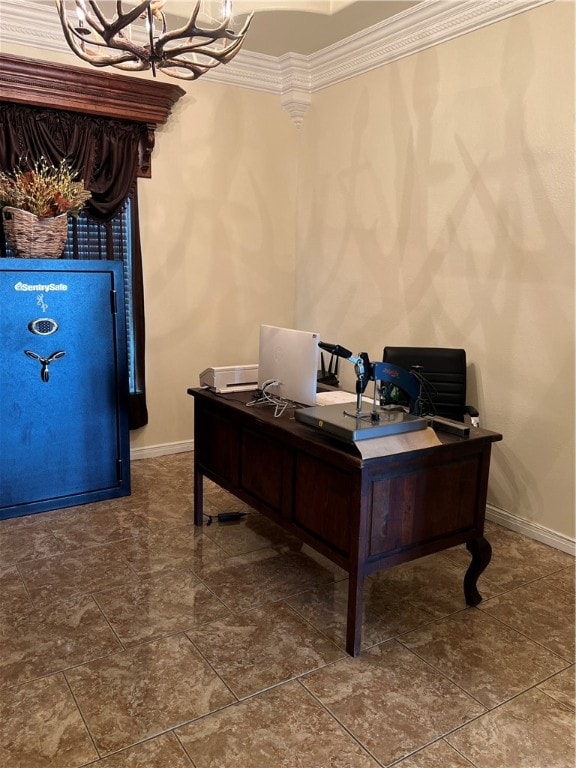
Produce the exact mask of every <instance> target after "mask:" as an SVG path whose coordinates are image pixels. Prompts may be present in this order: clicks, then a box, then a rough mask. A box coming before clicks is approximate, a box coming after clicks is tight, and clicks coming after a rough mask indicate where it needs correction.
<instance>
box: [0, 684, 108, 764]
mask: <svg viewBox="0 0 576 768" xmlns="http://www.w3.org/2000/svg"><path fill="white" fill-rule="evenodd" d="M97 758H98V753H97V752H96V749H95V748H94V744H93V743H92V741H91V739H90V737H89V735H88V732H87V730H86V727H85V725H84V723H83V722H82V718H81V716H80V712H79V711H78V708H77V706H76V704H75V703H74V699H73V698H72V695H71V693H70V690H69V688H68V686H67V685H66V681H65V680H64V678H63V677H62V676H61V675H53V676H51V677H45V678H44V679H42V680H35V681H34V682H31V683H27V684H26V685H23V686H21V687H19V688H12V689H10V690H9V691H3V693H2V697H0V765H2V766H3V768H76V766H81V765H86V764H88V763H90V762H92V761H93V760H96V759H97Z"/></svg>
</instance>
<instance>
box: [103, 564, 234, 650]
mask: <svg viewBox="0 0 576 768" xmlns="http://www.w3.org/2000/svg"><path fill="white" fill-rule="evenodd" d="M94 599H95V600H96V602H97V603H98V605H99V606H100V608H101V609H102V611H103V613H104V615H105V616H106V618H107V619H108V621H109V622H110V624H111V625H112V627H113V628H114V631H115V632H116V634H117V635H118V637H119V638H120V640H121V641H122V642H123V643H124V645H126V646H127V647H128V646H131V645H136V644H139V643H142V642H145V641H148V640H152V639H154V638H158V637H162V636H164V635H168V634H174V633H175V632H180V631H182V630H184V629H190V628H192V627H196V626H199V625H203V624H206V623H207V622H209V621H213V620H214V619H217V618H219V617H221V616H223V615H225V614H228V613H229V610H228V609H227V608H226V607H225V606H224V605H223V603H221V602H220V601H219V600H218V598H217V597H216V596H215V595H214V594H212V592H210V590H209V589H207V587H205V586H204V584H202V582H200V581H199V580H198V578H197V577H196V576H194V574H192V573H191V572H190V571H172V572H169V573H164V574H162V575H160V576H153V577H150V578H147V579H144V580H142V581H141V582H139V583H138V584H128V585H126V586H120V587H115V588H113V589H108V590H105V591H102V592H96V593H95V594H94Z"/></svg>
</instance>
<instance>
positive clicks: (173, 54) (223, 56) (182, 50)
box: [157, 39, 242, 69]
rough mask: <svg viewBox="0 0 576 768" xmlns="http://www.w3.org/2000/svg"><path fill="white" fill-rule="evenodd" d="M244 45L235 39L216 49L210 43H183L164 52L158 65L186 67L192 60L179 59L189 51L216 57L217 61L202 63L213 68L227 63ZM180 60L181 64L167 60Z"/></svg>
mask: <svg viewBox="0 0 576 768" xmlns="http://www.w3.org/2000/svg"><path fill="white" fill-rule="evenodd" d="M241 45H242V40H241V39H240V40H234V41H232V43H230V45H227V46H226V47H225V48H222V49H221V50H215V49H214V48H210V46H209V45H207V44H204V45H201V44H199V43H196V44H192V43H188V44H182V45H179V46H175V47H173V48H169V49H168V50H166V51H163V52H162V61H161V62H160V63H158V64H157V66H158V67H159V68H160V69H164V68H166V66H183V67H186V66H187V65H188V64H191V63H193V62H191V61H190V60H187V59H179V57H180V56H183V55H184V54H187V53H193V54H197V55H202V56H208V57H209V58H211V59H215V63H214V64H211V65H208V63H206V64H202V66H206V67H207V68H209V69H212V68H213V67H215V66H217V64H226V63H228V62H229V61H231V60H232V59H233V58H234V56H235V55H236V54H237V53H238V50H239V49H240V47H241ZM174 61H176V62H179V64H172V63H171V64H169V65H168V64H167V63H165V62H174Z"/></svg>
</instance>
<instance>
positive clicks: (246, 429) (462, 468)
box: [188, 389, 502, 656]
mask: <svg viewBox="0 0 576 768" xmlns="http://www.w3.org/2000/svg"><path fill="white" fill-rule="evenodd" d="M188 393H189V394H190V395H192V396H193V397H194V505H195V506H194V522H195V524H196V525H199V526H200V525H202V520H203V478H204V477H207V478H209V479H210V480H212V481H214V482H215V483H217V484H218V485H220V486H221V487H222V488H225V489H226V490H227V491H229V492H230V493H232V494H234V495H235V496H237V497H238V498H239V499H242V501H244V502H246V503H248V504H250V505H251V506H252V507H254V508H255V509H257V510H259V511H260V512H262V513H263V514H265V515H267V516H268V517H270V518H271V519H272V520H274V521H276V522H277V523H279V524H280V525H281V526H283V527H284V528H285V529H286V530H288V531H289V532H290V533H292V534H294V535H296V536H297V537H298V538H299V539H300V540H301V541H303V542H305V543H306V544H309V545H310V546H312V547H313V548H314V549H316V550H317V551H318V552H321V553H322V554H323V555H325V556H327V557H328V558H330V560H332V561H333V562H335V563H337V564H338V565H339V566H340V567H342V568H344V569H345V570H346V571H347V572H348V574H349V588H348V621H347V630H346V650H347V651H348V653H349V654H351V655H353V656H357V655H358V653H359V652H360V637H361V630H362V608H363V588H364V580H365V577H366V576H367V575H368V574H370V573H374V572H375V571H380V570H382V569H384V568H389V567H390V566H393V565H398V564H399V563H403V562H406V561H408V560H413V559H415V558H418V557H422V556H424V555H429V554H431V553H433V552H438V551H439V550H442V549H447V548H448V547H453V546H455V545H456V544H462V543H465V544H466V546H467V548H468V550H469V552H470V554H471V555H472V561H471V563H470V566H469V568H468V570H467V571H466V574H465V576H464V594H465V598H466V602H467V603H468V605H476V604H477V603H479V602H480V600H481V599H482V598H481V596H480V594H479V592H478V590H477V587H476V582H477V580H478V577H479V575H480V574H481V573H482V571H483V570H484V569H485V568H486V566H487V565H488V563H489V562H490V557H491V547H490V544H489V543H488V541H487V540H486V539H485V538H484V536H483V533H484V514H485V507H486V491H487V486H488V472H489V467H490V451H491V447H492V443H493V442H496V441H498V440H501V439H502V436H501V435H499V434H497V433H495V432H488V431H486V430H483V429H474V430H471V435H470V437H469V438H460V437H455V436H453V435H449V434H446V433H439V434H438V437H439V438H440V440H441V445H436V446H434V447H432V448H425V449H420V450H414V451H409V452H403V453H398V454H394V455H391V456H383V457H380V458H374V459H364V460H363V459H362V458H360V456H359V455H357V452H356V451H355V449H354V446H348V445H346V444H344V443H339V442H336V441H334V440H333V439H332V438H330V437H328V436H326V434H325V433H323V432H320V431H318V430H315V429H313V428H311V427H308V426H305V425H304V424H301V423H298V422H296V421H294V418H293V415H292V412H291V411H289V410H287V411H286V413H285V414H284V415H283V416H282V417H281V418H274V416H273V409H272V408H270V407H269V406H255V407H251V408H248V407H247V406H246V402H248V400H250V399H251V395H250V394H249V393H241V394H233V395H216V394H213V393H212V392H209V391H208V390H204V389H189V390H188ZM430 588H431V589H433V588H434V587H433V585H431V586H430Z"/></svg>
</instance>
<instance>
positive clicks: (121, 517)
mask: <svg viewBox="0 0 576 768" xmlns="http://www.w3.org/2000/svg"><path fill="white" fill-rule="evenodd" d="M115 501H117V500H115ZM48 525H49V527H50V530H51V531H52V533H53V534H54V537H55V538H56V540H57V541H58V542H59V544H60V545H61V547H62V549H64V550H76V549H82V548H83V547H92V546H94V545H96V544H106V543H108V542H112V541H118V539H124V538H127V537H129V536H136V535H138V534H139V533H145V532H146V531H148V527H147V526H146V523H145V522H144V520H143V519H142V518H141V517H139V516H138V515H136V514H134V513H133V512H131V511H128V510H126V509H125V508H121V507H118V506H116V507H115V508H111V502H102V503H101V504H100V505H99V508H98V509H97V510H94V511H91V512H89V511H88V510H87V509H80V508H79V507H76V508H75V510H74V514H73V515H72V514H71V515H70V516H67V517H62V518H61V519H60V520H54V521H51V522H49V523H48Z"/></svg>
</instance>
